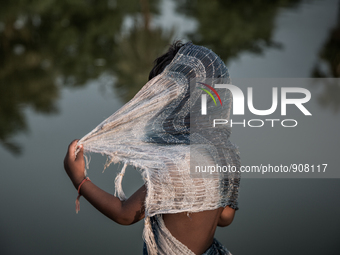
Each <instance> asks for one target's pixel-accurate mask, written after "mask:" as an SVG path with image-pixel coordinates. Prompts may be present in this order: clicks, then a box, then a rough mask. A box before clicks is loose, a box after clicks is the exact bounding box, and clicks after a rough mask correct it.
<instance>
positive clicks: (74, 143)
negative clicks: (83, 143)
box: [67, 139, 78, 159]
mask: <svg viewBox="0 0 340 255" xmlns="http://www.w3.org/2000/svg"><path fill="white" fill-rule="evenodd" d="M77 142H78V139H76V140H73V141H72V142H71V143H70V145H69V146H68V151H67V154H68V156H69V158H71V159H74V158H75V151H76V150H75V149H76V146H77Z"/></svg>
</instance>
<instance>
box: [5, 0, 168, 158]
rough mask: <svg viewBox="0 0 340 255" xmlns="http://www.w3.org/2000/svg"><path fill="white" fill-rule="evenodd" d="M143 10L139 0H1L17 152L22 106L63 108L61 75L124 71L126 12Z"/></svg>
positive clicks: (76, 79)
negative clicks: (122, 50)
mask: <svg viewBox="0 0 340 255" xmlns="http://www.w3.org/2000/svg"><path fill="white" fill-rule="evenodd" d="M142 2H143V1H142ZM144 2H145V1H144ZM158 2H159V1H158V0H151V1H147V6H148V8H147V10H146V11H148V12H150V11H152V12H153V13H157V5H158ZM140 9H141V8H140V5H139V1H138V0H132V1H124V0H117V1H115V0H109V1H107V0H106V1H78V0H71V1H70V0H58V1H45V0H34V1H29V0H23V1H19V2H18V1H9V0H7V1H2V2H1V8H0V143H1V144H2V146H4V147H5V148H6V149H8V150H9V151H10V152H12V153H13V154H20V152H21V147H20V145H18V144H16V143H15V142H14V141H13V139H12V138H13V136H14V135H15V134H17V133H19V132H24V131H27V130H28V127H27V125H26V117H25V113H24V111H23V110H24V109H25V108H27V107H30V108H32V109H33V110H34V111H35V112H38V113H43V114H53V113H56V112H57V111H58V109H57V107H56V102H57V100H58V98H59V91H60V88H61V86H58V83H57V80H59V81H60V82H59V83H60V84H61V85H62V86H69V87H80V86H84V84H85V83H86V81H87V80H89V79H93V78H97V77H98V76H99V75H100V74H101V73H103V72H107V73H111V74H115V73H117V74H120V73H123V74H125V73H124V71H119V70H118V69H117V66H118V64H117V62H116V60H117V58H118V59H121V57H120V58H119V55H118V54H117V52H118V51H117V50H116V49H117V47H121V46H122V43H123V42H124V40H125V42H129V38H128V37H125V38H124V39H123V40H120V41H118V40H117V39H116V38H117V35H119V34H120V31H121V28H122V23H123V19H124V17H126V16H127V15H130V16H136V15H138V14H140ZM149 9H150V10H149ZM144 12H145V11H144ZM150 32H151V33H152V31H150ZM157 33H158V32H157ZM131 34H133V33H131ZM153 38H154V39H155V36H153ZM130 39H131V40H134V38H130ZM151 39H152V38H150V41H149V42H148V43H149V44H152V43H153V42H154V41H155V44H154V45H153V47H159V46H160V43H159V42H158V41H159V40H158V41H157V40H156V39H155V40H154V41H153V40H151ZM150 47H151V46H150ZM163 47H164V46H163ZM162 49H163V48H162ZM162 49H161V50H162ZM154 52H155V51H154ZM147 53H149V54H150V58H154V57H156V56H152V53H153V52H150V51H148V52H147ZM141 57H144V55H142V56H141ZM121 61H122V60H121ZM126 61H128V59H127V60H126ZM131 61H133V59H131ZM133 64H134V63H133ZM134 67H136V65H135V66H134ZM116 69H117V70H118V71H117V72H116ZM145 76H146V77H147V74H146V75H145ZM119 80H120V79H119ZM124 85H125V84H124Z"/></svg>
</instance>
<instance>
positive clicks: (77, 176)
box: [64, 140, 85, 189]
mask: <svg viewBox="0 0 340 255" xmlns="http://www.w3.org/2000/svg"><path fill="white" fill-rule="evenodd" d="M77 142H78V140H74V141H73V142H72V143H71V144H70V145H69V146H68V151H67V153H66V156H65V159H64V168H65V171H66V173H67V175H68V177H70V179H71V181H72V183H73V185H74V187H75V188H76V189H77V188H78V185H79V184H80V183H81V182H82V180H83V179H84V178H85V161H84V157H83V151H84V148H83V146H80V150H79V152H78V154H77V157H76V155H75V151H76V146H77Z"/></svg>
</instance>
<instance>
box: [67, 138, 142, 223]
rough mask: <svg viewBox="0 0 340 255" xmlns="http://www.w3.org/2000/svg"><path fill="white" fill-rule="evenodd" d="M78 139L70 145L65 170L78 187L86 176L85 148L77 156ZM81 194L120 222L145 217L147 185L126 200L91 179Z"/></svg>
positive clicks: (131, 221) (132, 221)
mask: <svg viewBox="0 0 340 255" xmlns="http://www.w3.org/2000/svg"><path fill="white" fill-rule="evenodd" d="M77 141H78V140H74V141H73V142H72V143H71V144H70V145H69V148H68V151H67V154H66V156H65V159H64V168H65V171H66V173H67V174H68V176H69V177H70V179H71V181H72V183H73V185H74V186H75V188H76V189H77V188H78V186H79V184H80V183H81V182H82V180H83V179H84V178H85V175H84V168H85V162H84V158H83V148H81V149H80V151H79V153H78V154H77V157H75V149H76V145H77ZM80 194H81V195H82V196H84V197H85V198H86V200H88V201H89V202H90V203H91V204H92V205H93V206H94V207H95V208H96V209H98V210H99V211H100V212H101V213H103V214H104V215H106V216H107V217H109V218H110V219H112V220H113V221H115V222H117V223H118V224H122V225H131V224H133V223H135V222H137V221H139V220H141V219H143V218H144V200H145V196H146V187H145V186H144V185H143V186H142V187H141V188H139V189H138V190H137V191H136V192H135V193H134V194H133V195H132V196H131V197H130V198H128V199H127V200H126V201H120V199H119V198H117V197H115V196H113V195H111V194H109V193H107V192H106V191H104V190H102V189H100V188H99V187H97V186H96V185H94V184H93V183H92V182H89V181H87V182H84V183H83V185H82V186H81V189H80Z"/></svg>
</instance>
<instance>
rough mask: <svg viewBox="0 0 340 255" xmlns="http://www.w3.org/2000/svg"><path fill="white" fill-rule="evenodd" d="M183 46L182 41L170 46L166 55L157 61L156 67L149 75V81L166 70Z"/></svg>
mask: <svg viewBox="0 0 340 255" xmlns="http://www.w3.org/2000/svg"><path fill="white" fill-rule="evenodd" d="M183 45H184V44H183V43H182V42H181V41H175V42H174V43H173V44H172V45H170V47H169V49H168V51H167V52H166V53H165V54H163V55H162V56H160V57H158V58H156V59H155V61H154V67H153V68H152V70H151V72H150V74H149V80H151V79H152V78H154V77H155V76H157V75H159V74H160V73H161V72H163V70H164V68H165V67H166V66H167V65H169V64H170V63H171V61H172V59H173V58H174V57H175V56H176V54H177V52H178V51H179V49H180V48H181V47H182V46H183Z"/></svg>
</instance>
